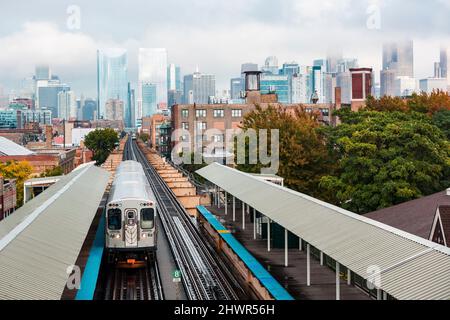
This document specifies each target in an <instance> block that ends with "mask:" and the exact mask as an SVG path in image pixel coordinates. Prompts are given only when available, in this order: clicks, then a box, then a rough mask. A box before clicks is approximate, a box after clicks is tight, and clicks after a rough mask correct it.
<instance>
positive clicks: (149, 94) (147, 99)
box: [141, 82, 158, 117]
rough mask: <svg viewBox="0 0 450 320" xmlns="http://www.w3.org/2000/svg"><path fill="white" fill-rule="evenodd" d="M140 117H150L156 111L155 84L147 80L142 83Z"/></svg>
mask: <svg viewBox="0 0 450 320" xmlns="http://www.w3.org/2000/svg"><path fill="white" fill-rule="evenodd" d="M141 92H142V117H151V116H153V115H154V114H156V113H158V104H157V96H158V94H157V85H156V84H153V83H149V82H144V83H142V88H141Z"/></svg>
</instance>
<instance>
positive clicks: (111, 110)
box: [105, 99, 124, 121]
mask: <svg viewBox="0 0 450 320" xmlns="http://www.w3.org/2000/svg"><path fill="white" fill-rule="evenodd" d="M105 118H106V119H108V120H119V121H120V120H122V121H123V118H124V103H123V101H122V100H118V99H109V100H108V101H106V104H105Z"/></svg>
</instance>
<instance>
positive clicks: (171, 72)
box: [167, 63, 181, 91]
mask: <svg viewBox="0 0 450 320" xmlns="http://www.w3.org/2000/svg"><path fill="white" fill-rule="evenodd" d="M167 90H175V91H180V90H181V73H180V67H179V66H177V65H175V64H173V63H171V64H169V66H168V67H167Z"/></svg>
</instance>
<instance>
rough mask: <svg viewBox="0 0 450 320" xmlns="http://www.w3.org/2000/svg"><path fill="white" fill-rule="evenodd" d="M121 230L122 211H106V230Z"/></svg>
mask: <svg viewBox="0 0 450 320" xmlns="http://www.w3.org/2000/svg"><path fill="white" fill-rule="evenodd" d="M121 228H122V211H120V209H109V210H108V229H109V230H120V229H121Z"/></svg>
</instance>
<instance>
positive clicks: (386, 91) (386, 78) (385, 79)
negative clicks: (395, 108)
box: [380, 69, 397, 97]
mask: <svg viewBox="0 0 450 320" xmlns="http://www.w3.org/2000/svg"><path fill="white" fill-rule="evenodd" d="M396 78H397V73H396V72H395V70H390V69H387V70H381V73H380V81H381V88H380V95H381V96H391V97H394V96H395V79H396Z"/></svg>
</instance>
